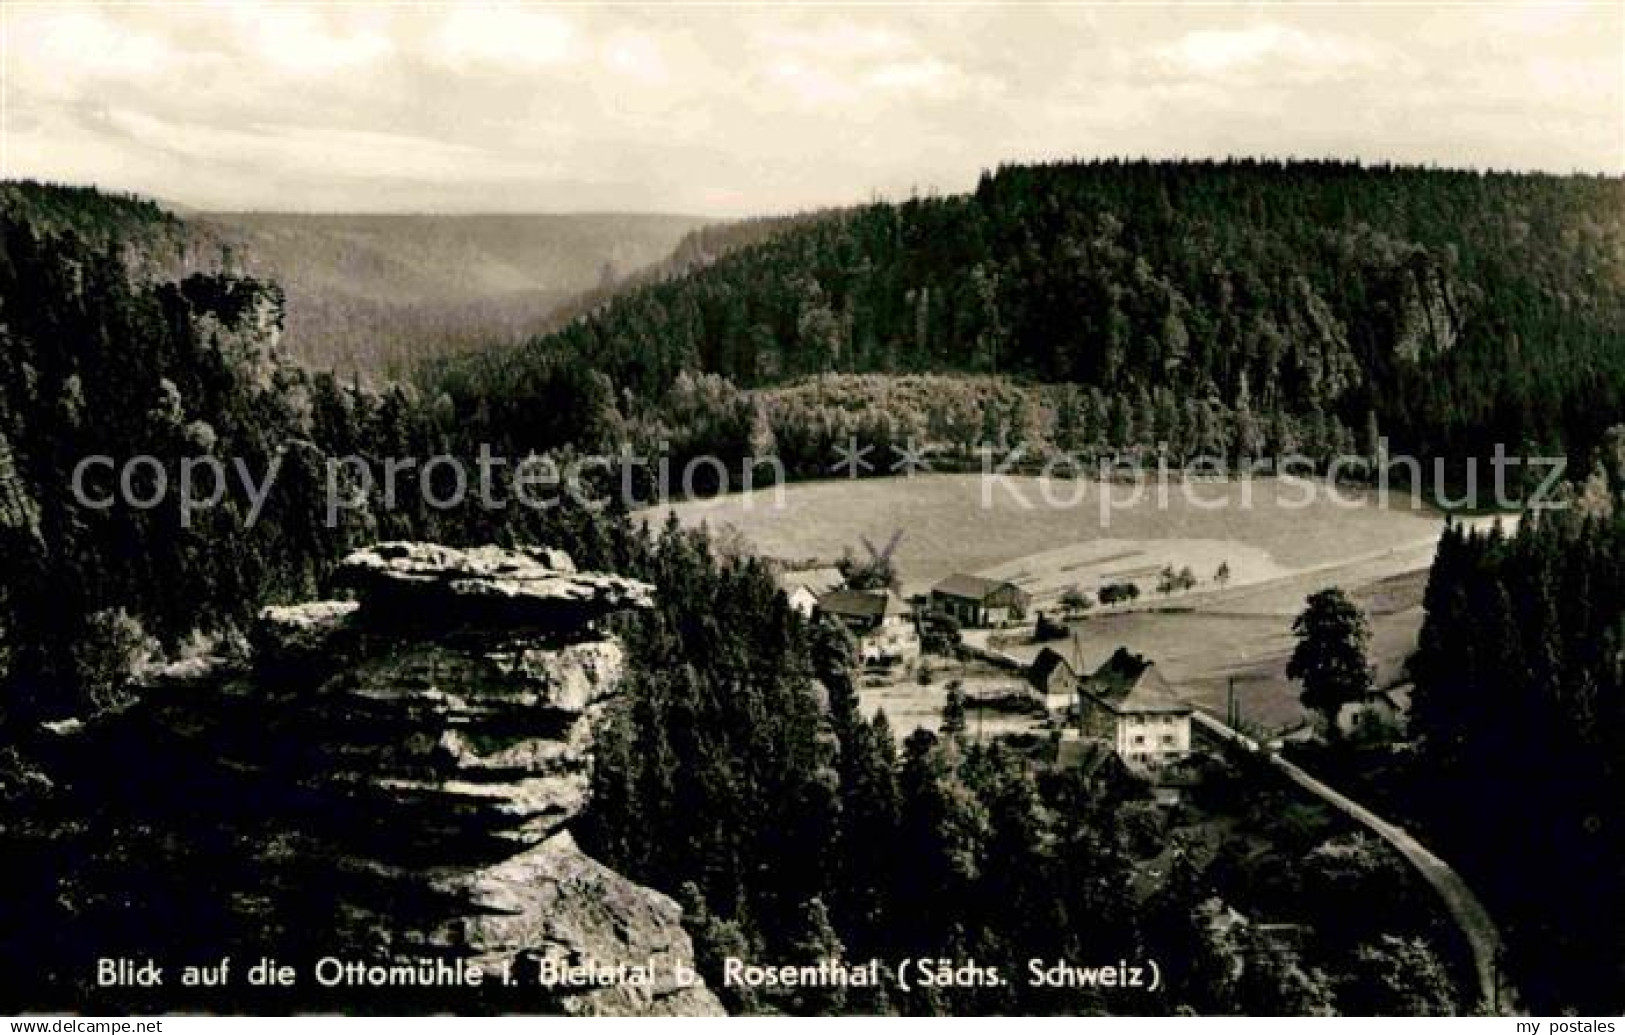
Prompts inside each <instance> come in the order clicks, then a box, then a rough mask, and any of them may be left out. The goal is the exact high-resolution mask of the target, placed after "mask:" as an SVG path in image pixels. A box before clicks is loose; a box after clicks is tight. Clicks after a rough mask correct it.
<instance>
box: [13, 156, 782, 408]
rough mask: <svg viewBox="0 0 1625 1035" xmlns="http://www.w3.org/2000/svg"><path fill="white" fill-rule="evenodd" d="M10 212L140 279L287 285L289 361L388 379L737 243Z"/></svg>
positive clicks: (97, 195)
mask: <svg viewBox="0 0 1625 1035" xmlns="http://www.w3.org/2000/svg"><path fill="white" fill-rule="evenodd" d="M0 208H3V209H4V210H5V211H7V212H8V213H11V214H12V215H13V216H14V218H17V219H19V220H24V221H26V222H28V223H29V224H30V225H31V226H33V227H35V228H36V229H38V230H40V231H42V232H57V231H70V232H72V233H74V234H75V235H76V236H77V237H78V238H79V239H80V240H82V241H83V242H84V243H85V244H87V245H89V246H91V247H93V248H102V247H105V246H107V245H108V244H109V243H112V242H115V241H116V242H118V245H119V248H120V249H121V253H122V255H121V257H122V258H123V259H124V261H125V262H126V264H127V265H128V266H129V268H130V269H131V270H132V271H133V272H136V273H138V274H140V275H143V276H148V277H170V278H176V277H179V276H184V275H185V274H188V273H231V274H234V275H240V276H249V277H255V278H258V279H262V280H267V281H274V282H275V283H276V284H277V285H278V286H279V287H280V288H281V290H282V292H283V295H284V296H285V299H286V317H285V326H284V328H283V330H284V339H283V345H284V347H285V348H286V349H287V351H288V354H289V356H290V357H291V358H293V359H295V360H297V361H298V362H300V363H303V364H304V365H306V366H308V367H311V368H312V369H317V370H334V371H337V372H338V373H339V374H340V375H342V376H350V375H352V374H357V373H359V374H361V375H364V376H365V377H367V378H368V379H370V380H375V381H381V380H383V379H385V378H386V377H387V376H398V375H401V374H404V373H405V372H406V371H408V370H409V369H410V368H411V367H412V365H413V364H414V363H417V362H421V361H423V360H425V359H428V358H431V357H434V356H440V355H446V354H448V353H453V352H458V351H467V350H469V349H475V348H481V347H494V346H499V345H506V344H513V343H516V342H519V341H523V340H524V339H526V338H528V337H530V336H533V335H536V334H539V333H543V332H545V331H548V330H550V329H552V328H555V327H557V326H559V325H560V323H561V322H562V321H563V320H565V319H567V318H568V317H569V316H570V315H574V314H577V313H580V312H582V311H585V309H587V308H590V305H584V304H583V303H582V302H581V301H579V300H580V299H583V298H586V299H591V300H593V302H594V304H597V303H601V302H602V301H603V300H605V299H607V298H609V297H612V296H613V294H614V293H615V292H616V291H617V290H618V289H619V288H620V286H621V285H622V284H623V282H636V281H634V280H633V278H634V277H647V276H648V273H647V272H646V270H647V268H648V267H651V266H655V265H656V264H660V265H659V268H660V269H663V270H667V271H670V270H674V269H677V268H683V269H686V268H689V266H691V265H696V264H700V263H703V262H705V261H708V260H709V258H710V257H711V256H713V255H715V254H720V252H721V251H722V250H723V248H724V246H726V245H728V244H729V242H730V240H731V238H730V236H729V234H730V231H729V229H728V228H727V227H714V228H713V227H707V226H706V225H704V224H703V223H702V221H701V220H699V219H696V218H693V217H689V216H672V215H658V214H654V215H645V214H636V213H625V214H623V213H603V214H580V215H466V216H463V215H343V214H295V213H255V212H247V213H194V212H187V213H185V214H184V216H178V215H176V214H175V213H173V212H172V211H171V210H170V209H169V208H168V207H165V206H162V205H160V204H158V203H156V202H152V201H148V200H145V199H142V198H136V197H129V196H121V195H109V194H103V193H101V192H98V191H95V190H92V189H89V188H73V187H55V186H46V185H42V184H37V183H32V182H26V181H24V182H8V183H5V184H0ZM749 225H750V224H744V226H745V227H747V228H748V227H749ZM707 245H709V248H708V247H707ZM679 262H680V263H681V265H680V266H679V265H677V263H679Z"/></svg>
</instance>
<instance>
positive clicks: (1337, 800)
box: [1192, 710, 1523, 1016]
mask: <svg viewBox="0 0 1625 1035" xmlns="http://www.w3.org/2000/svg"><path fill="white" fill-rule="evenodd" d="M1192 718H1193V719H1194V720H1195V722H1196V724H1197V725H1198V726H1200V727H1201V728H1202V729H1203V731H1204V732H1206V733H1207V734H1208V735H1210V736H1212V737H1214V738H1216V739H1219V740H1222V741H1224V742H1226V743H1229V744H1234V745H1238V746H1240V747H1242V748H1243V749H1245V750H1248V751H1252V752H1257V751H1259V746H1258V744H1257V742H1255V741H1254V740H1253V739H1252V738H1250V737H1248V736H1246V735H1244V734H1242V733H1238V732H1237V731H1236V730H1233V729H1231V728H1230V727H1229V726H1226V725H1225V724H1224V723H1222V722H1220V721H1219V720H1217V719H1215V718H1213V717H1212V716H1210V715H1208V714H1206V713H1204V712H1202V711H1200V710H1198V711H1197V712H1196V713H1195V714H1194V715H1193V716H1192ZM1265 757H1266V758H1268V760H1269V763H1270V764H1271V765H1273V766H1274V767H1275V768H1276V769H1278V770H1280V771H1281V773H1282V774H1284V775H1285V776H1286V778H1287V779H1288V780H1291V781H1292V782H1293V783H1295V784H1297V785H1298V786H1299V787H1301V788H1303V789H1304V790H1305V791H1307V792H1309V793H1310V794H1312V795H1314V796H1315V797H1317V798H1319V799H1320V800H1321V801H1324V802H1326V803H1327V804H1328V805H1330V806H1332V807H1333V808H1335V809H1337V810H1338V811H1339V812H1341V813H1343V814H1344V815H1346V816H1348V817H1349V818H1350V819H1353V820H1354V821H1355V822H1356V823H1359V824H1360V825H1361V826H1363V827H1365V828H1366V829H1367V830H1370V831H1371V832H1372V833H1374V834H1376V835H1377V836H1378V837H1380V838H1382V839H1383V840H1384V841H1386V842H1388V844H1390V845H1392V846H1393V848H1394V850H1395V851H1397V852H1398V853H1399V854H1400V855H1401V856H1403V857H1404V859H1405V861H1406V862H1408V863H1410V864H1411V866H1412V868H1414V869H1415V870H1416V872H1417V873H1419V874H1421V876H1422V879H1423V880H1425V881H1427V882H1428V884H1429V885H1430V886H1431V887H1432V888H1433V890H1434V891H1436V892H1438V894H1439V897H1440V898H1441V899H1443V900H1444V906H1445V910H1446V911H1447V912H1448V913H1449V914H1450V917H1451V919H1452V920H1454V921H1455V924H1456V926H1457V927H1458V928H1459V929H1460V930H1461V933H1462V937H1464V938H1465V939H1466V941H1467V946H1468V949H1469V951H1471V952H1472V955H1473V970H1474V972H1475V973H1476V975H1477V978H1478V989H1479V996H1480V998H1481V1001H1482V1002H1484V1003H1487V1004H1490V1006H1491V1008H1492V1009H1493V1010H1494V1011H1495V1012H1496V1013H1497V1014H1499V1015H1502V1016H1519V1015H1521V1014H1522V1012H1523V1011H1522V1008H1521V1006H1520V1003H1519V998H1518V994H1517V990H1516V989H1514V988H1513V987H1512V986H1511V985H1510V984H1508V983H1507V981H1506V977H1505V975H1504V974H1503V973H1502V972H1501V968H1500V960H1501V957H1502V953H1503V943H1502V941H1501V932H1500V931H1499V929H1497V928H1496V926H1495V921H1494V920H1492V919H1491V918H1490V914H1489V910H1487V909H1485V908H1484V904H1483V903H1482V902H1480V901H1479V900H1478V896H1477V895H1475V894H1473V890H1472V889H1471V888H1469V887H1468V886H1467V882H1466V881H1464V880H1462V878H1461V875H1460V874H1458V873H1457V872H1456V871H1455V870H1454V869H1452V868H1451V866H1450V864H1449V863H1446V862H1445V861H1444V860H1443V859H1440V858H1439V857H1438V856H1437V855H1434V854H1433V853H1432V852H1430V851H1428V850H1427V848H1425V847H1423V845H1422V843H1421V842H1420V841H1418V840H1416V838H1415V837H1412V836H1411V835H1410V834H1409V833H1407V832H1406V831H1405V830H1404V829H1403V828H1401V827H1398V826H1396V825H1394V824H1393V823H1390V822H1388V821H1387V820H1385V819H1383V818H1382V817H1381V816H1378V815H1377V814H1376V813H1374V812H1372V811H1371V810H1370V809H1368V808H1366V807H1365V806H1364V805H1361V804H1360V803H1359V802H1357V801H1354V800H1353V799H1352V798H1349V797H1348V796H1347V795H1344V794H1341V793H1339V792H1338V791H1336V790H1333V789H1332V788H1331V787H1329V786H1327V785H1326V784H1324V783H1322V782H1321V781H1319V780H1317V779H1315V778H1314V777H1313V776H1310V775H1309V774H1308V773H1307V772H1305V771H1304V770H1303V769H1302V768H1301V767H1300V766H1297V765H1295V764H1293V763H1292V762H1290V761H1288V760H1287V759H1285V758H1282V757H1281V756H1280V755H1278V754H1276V753H1274V752H1268V753H1267V754H1266V755H1265Z"/></svg>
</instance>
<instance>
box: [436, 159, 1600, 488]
mask: <svg viewBox="0 0 1625 1035" xmlns="http://www.w3.org/2000/svg"><path fill="white" fill-rule="evenodd" d="M1622 317H1625V184H1622V183H1621V182H1620V181H1619V180H1617V179H1604V178H1594V177H1567V178H1563V177H1552V176H1536V175H1502V174H1479V173H1472V172H1450V171H1440V170H1423V169H1411V168H1388V167H1380V168H1362V167H1359V166H1355V165H1348V164H1335V163H1321V164H1305V163H1291V164H1277V163H1262V162H1233V163H1222V164H1214V163H1121V162H1097V163H1084V164H1060V165H1048V166H1021V167H1011V168H1004V169H1000V170H998V171H996V172H994V173H990V174H988V175H986V176H984V178H983V179H982V181H981V183H980V184H979V186H978V187H977V189H976V191H975V192H974V193H973V194H970V195H966V196H952V197H941V198H921V199H916V200H911V201H908V202H906V203H902V204H875V205H869V206H865V207H862V208H858V209H853V210H849V211H845V212H839V213H832V214H829V215H828V216H827V217H826V218H823V219H820V220H816V221H813V222H810V223H807V224H806V225H803V226H800V227H798V228H796V229H795V230H793V231H792V232H789V233H786V234H782V235H779V236H776V237H774V238H773V239H771V240H769V241H767V242H766V243H763V244H761V245H758V246H756V247H751V248H747V249H743V250H741V251H737V252H735V253H733V254H730V255H728V256H726V257H724V258H723V259H721V260H720V261H717V262H715V263H714V264H712V265H710V266H709V267H707V268H705V269H704V270H701V271H698V272H696V273H694V274H692V275H689V276H686V277H681V278H677V279H674V280H670V281H666V282H662V283H659V284H654V285H651V286H648V287H645V288H643V289H642V290H638V291H635V292H631V293H629V294H627V295H625V296H623V297H621V298H619V299H617V300H616V301H615V302H614V303H613V304H612V305H610V306H608V307H605V308H604V309H602V310H601V311H598V312H596V313H594V314H592V315H591V316H589V317H587V318H585V319H582V320H579V321H577V322H576V323H574V324H572V325H571V326H569V327H568V328H566V329H564V330H562V331H561V332H559V333H557V334H554V335H551V336H548V337H544V338H542V339H539V340H537V341H535V342H532V343H531V344H530V345H529V346H527V347H526V348H525V349H523V350H520V351H508V352H500V353H489V354H484V355H481V356H480V357H478V358H477V359H475V360H471V361H467V362H462V363H457V364H449V365H448V366H449V368H450V369H437V370H435V371H432V372H431V374H430V375H429V377H428V382H429V383H430V384H432V385H435V386H437V387H444V388H445V389H446V390H447V391H448V392H449V394H450V396H451V399H452V401H453V402H454V403H455V405H456V406H457V409H458V412H459V413H462V414H465V415H467V416H471V417H473V418H474V419H475V420H476V422H477V427H478V430H479V431H481V432H484V433H489V434H490V435H491V436H493V437H494V438H497V439H503V438H511V437H513V436H514V435H515V428H514V425H513V424H512V423H510V422H509V421H508V420H507V415H509V414H511V413H513V412H514V411H529V412H534V411H535V410H536V409H539V408H540V409H548V408H553V409H559V408H562V409H564V410H569V411H572V412H578V411H579V410H580V407H581V403H580V402H579V392H578V391H577V387H578V379H579V377H580V371H581V368H582V367H583V366H589V367H592V368H593V369H595V370H598V371H600V372H602V373H603V374H604V375H606V377H607V379H608V381H609V384H610V387H612V388H613V390H614V391H613V392H612V393H611V394H610V396H609V400H610V402H612V403H614V404H615V405H616V406H618V407H619V412H618V413H616V414H614V415H612V416H618V417H620V418H622V419H627V420H635V419H638V418H639V417H641V416H643V415H645V414H653V415H655V416H657V417H662V418H664V417H665V413H664V396H665V394H666V392H667V390H668V388H669V387H670V386H671V385H672V384H673V383H674V382H675V380H676V379H677V377H678V375H679V374H681V373H685V372H686V373H689V374H691V375H693V374H699V373H711V374H716V375H718V376H720V377H722V378H724V379H726V381H727V382H728V383H729V384H731V385H733V386H735V387H737V388H740V389H749V388H754V387H760V386H769V385H776V384H780V383H783V382H785V381H788V380H793V379H797V378H804V377H807V376H810V375H818V374H824V373H829V372H846V373H852V372H927V371H929V372H955V371H957V372H975V373H986V374H993V373H997V374H1005V375H1012V376H1014V377H1016V378H1019V379H1024V380H1031V381H1037V382H1068V383H1071V384H1072V385H1074V386H1075V387H1076V388H1077V390H1078V391H1079V392H1080V393H1081V396H1080V398H1081V399H1082V400H1083V402H1084V403H1087V408H1086V409H1082V408H1081V407H1080V409H1081V412H1080V413H1077V414H1074V415H1073V426H1072V427H1071V428H1070V429H1057V427H1056V425H1057V424H1058V423H1059V422H1058V420H1057V419H1056V416H1055V414H1054V412H1053V411H1052V413H1051V415H1050V417H1049V419H1048V426H1049V427H1048V430H1049V431H1050V432H1051V433H1052V434H1050V435H1049V438H1048V440H1047V441H1046V443H1045V444H1047V445H1057V446H1061V447H1063V448H1076V447H1077V445H1076V444H1077V443H1080V442H1081V443H1089V442H1094V441H1103V442H1104V443H1105V444H1106V445H1107V446H1109V447H1113V448H1124V447H1132V446H1135V445H1144V444H1147V443H1154V442H1156V441H1157V440H1158V439H1159V438H1164V439H1170V440H1173V441H1176V442H1177V441H1180V440H1182V439H1187V438H1192V437H1193V430H1192V429H1193V427H1194V426H1195V425H1196V424H1197V422H1200V421H1206V422H1207V423H1208V424H1209V425H1210V427H1209V428H1208V429H1207V430H1205V431H1202V432H1199V433H1196V434H1195V435H1194V437H1195V438H1198V439H1206V440H1207V441H1208V442H1210V443H1211V444H1212V445H1215V446H1217V447H1219V451H1220V452H1223V453H1226V454H1231V455H1241V454H1245V455H1258V453H1260V452H1268V453H1278V452H1295V451H1298V450H1300V449H1301V450H1304V451H1307V452H1310V453H1311V454H1312V455H1323V454H1325V453H1329V452H1335V451H1340V450H1342V449H1345V448H1347V447H1349V446H1351V445H1353V446H1361V445H1364V444H1365V443H1364V441H1363V440H1365V439H1367V438H1370V437H1372V436H1373V433H1377V434H1382V435H1386V436H1388V437H1389V438H1390V439H1391V440H1392V443H1393V448H1394V451H1395V452H1398V451H1400V450H1408V451H1415V452H1417V453H1420V454H1422V455H1429V456H1431V455H1447V456H1462V455H1469V454H1479V453H1483V454H1486V455H1487V454H1488V452H1489V447H1490V444H1491V443H1493V442H1504V443H1506V444H1507V446H1508V448H1509V450H1512V451H1517V450H1530V451H1537V450H1538V451H1541V452H1550V451H1557V452H1563V451H1572V452H1578V453H1583V452H1584V451H1585V450H1587V449H1589V448H1590V447H1591V446H1592V445H1594V443H1595V442H1596V441H1597V439H1598V436H1599V435H1600V434H1601V432H1602V431H1603V430H1604V428H1605V427H1606V426H1607V425H1608V424H1609V422H1610V421H1611V420H1613V419H1614V418H1615V416H1616V415H1618V414H1620V413H1622V412H1625V319H1622ZM602 398H603V397H602V396H601V395H595V396H594V397H593V399H594V400H595V401H597V400H601V399H602ZM572 400H574V401H572ZM1198 406H1200V407H1205V408H1206V409H1207V410H1208V414H1207V415H1206V416H1205V417H1203V416H1196V415H1192V414H1190V413H1189V410H1190V408H1192V407H1198ZM487 416H489V419H488V420H484V419H483V418H485V417H487ZM583 416H584V417H585V418H586V419H587V425H588V426H589V427H599V426H602V425H603V424H604V421H603V419H602V418H603V417H604V416H605V414H603V413H599V414H583ZM700 419H703V415H702V416H697V417H696V420H700ZM717 419H718V421H719V423H720V422H725V421H727V420H729V419H731V417H730V415H728V414H722V415H719V416H718V418H717ZM668 423H669V420H668ZM706 433H707V432H705V431H703V430H700V431H694V434H696V435H700V436H703V435H705V434H706ZM547 434H549V432H548V431H547V429H546V428H536V429H534V434H532V435H531V436H530V441H529V442H528V443H526V444H530V445H537V446H545V445H547V444H549V443H548V442H547V441H546V435H547ZM521 437H523V433H521ZM713 437H714V436H713ZM740 444H741V445H742V444H743V443H740Z"/></svg>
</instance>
